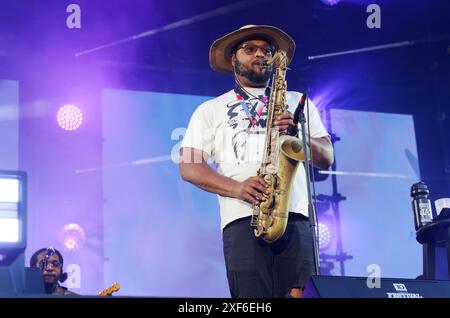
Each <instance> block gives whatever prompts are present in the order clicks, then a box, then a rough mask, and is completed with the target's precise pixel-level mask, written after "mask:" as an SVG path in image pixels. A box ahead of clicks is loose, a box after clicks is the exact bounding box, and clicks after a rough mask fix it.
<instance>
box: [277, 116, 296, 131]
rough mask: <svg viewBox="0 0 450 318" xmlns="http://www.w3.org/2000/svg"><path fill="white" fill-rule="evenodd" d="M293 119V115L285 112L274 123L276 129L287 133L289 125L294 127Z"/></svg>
mask: <svg viewBox="0 0 450 318" xmlns="http://www.w3.org/2000/svg"><path fill="white" fill-rule="evenodd" d="M292 119H293V116H292V114H291V113H290V112H285V113H283V114H281V115H280V116H278V117H277V119H276V120H275V123H274V124H275V127H278V129H279V130H280V131H281V132H287V129H288V127H289V125H294V121H293V120H292Z"/></svg>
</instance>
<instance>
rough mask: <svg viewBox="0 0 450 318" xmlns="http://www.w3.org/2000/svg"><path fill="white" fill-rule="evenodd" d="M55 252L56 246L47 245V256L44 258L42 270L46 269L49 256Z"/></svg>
mask: <svg viewBox="0 0 450 318" xmlns="http://www.w3.org/2000/svg"><path fill="white" fill-rule="evenodd" d="M55 253H56V251H55V248H54V247H52V246H50V247H47V251H46V252H45V258H44V261H43V262H42V270H45V268H47V264H48V259H49V257H50V256H52V255H53V254H55Z"/></svg>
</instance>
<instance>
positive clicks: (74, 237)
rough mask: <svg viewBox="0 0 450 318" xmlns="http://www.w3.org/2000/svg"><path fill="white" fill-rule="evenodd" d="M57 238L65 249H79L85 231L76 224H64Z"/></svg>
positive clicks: (84, 237)
mask: <svg viewBox="0 0 450 318" xmlns="http://www.w3.org/2000/svg"><path fill="white" fill-rule="evenodd" d="M59 239H60V241H61V243H62V245H63V246H64V249H65V250H67V251H74V250H79V249H80V248H81V247H82V246H83V244H84V242H85V240H86V233H85V232H84V230H83V228H82V227H81V226H79V225H78V224H74V223H70V224H66V225H64V227H63V228H62V230H61V232H60V234H59Z"/></svg>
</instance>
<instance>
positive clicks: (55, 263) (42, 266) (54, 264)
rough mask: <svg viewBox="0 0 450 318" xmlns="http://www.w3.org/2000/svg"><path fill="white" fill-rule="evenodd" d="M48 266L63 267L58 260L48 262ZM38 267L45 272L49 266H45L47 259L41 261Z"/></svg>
mask: <svg viewBox="0 0 450 318" xmlns="http://www.w3.org/2000/svg"><path fill="white" fill-rule="evenodd" d="M48 264H52V265H53V267H55V268H57V267H60V266H61V265H62V264H61V262H60V261H58V260H56V259H55V260H53V261H51V262H48V263H47V265H48ZM37 265H38V267H39V268H40V269H42V270H44V269H45V267H47V266H46V265H45V259H41V260H40V261H39V263H38V264H37Z"/></svg>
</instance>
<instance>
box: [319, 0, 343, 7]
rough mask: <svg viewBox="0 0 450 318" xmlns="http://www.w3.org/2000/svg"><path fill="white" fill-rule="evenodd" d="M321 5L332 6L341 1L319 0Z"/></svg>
mask: <svg viewBox="0 0 450 318" xmlns="http://www.w3.org/2000/svg"><path fill="white" fill-rule="evenodd" d="M320 1H322V3H323V4H326V5H327V6H334V5H336V4H338V3H339V2H340V1H341V0H320Z"/></svg>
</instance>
